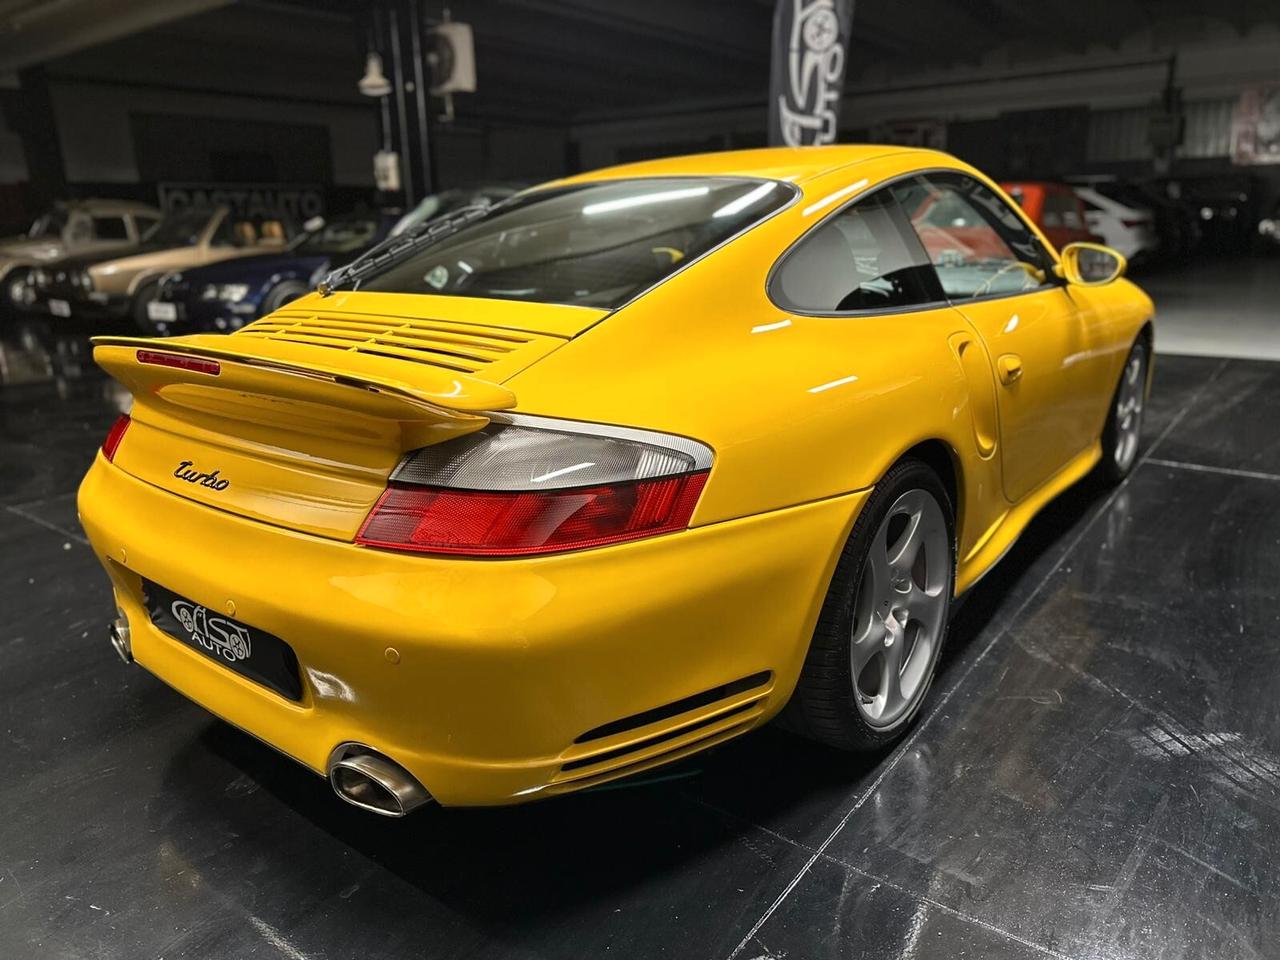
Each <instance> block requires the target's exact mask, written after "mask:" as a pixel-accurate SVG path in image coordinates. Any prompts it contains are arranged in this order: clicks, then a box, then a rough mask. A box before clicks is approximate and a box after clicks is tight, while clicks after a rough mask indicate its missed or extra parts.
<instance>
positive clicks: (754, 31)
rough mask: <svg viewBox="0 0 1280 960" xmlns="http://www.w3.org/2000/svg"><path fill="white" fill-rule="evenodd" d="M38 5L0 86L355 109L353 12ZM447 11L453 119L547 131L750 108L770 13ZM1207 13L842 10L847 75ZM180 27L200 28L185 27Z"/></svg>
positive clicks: (19, 27) (991, 2)
mask: <svg viewBox="0 0 1280 960" xmlns="http://www.w3.org/2000/svg"><path fill="white" fill-rule="evenodd" d="M38 6H41V5H36V4H34V3H32V2H30V0H16V2H15V0H0V72H4V71H12V70H14V69H17V68H18V67H21V66H26V65H29V64H30V63H31V62H32V61H33V59H35V58H37V57H42V59H44V60H45V61H46V62H47V63H48V67H49V72H50V74H51V76H53V77H55V78H63V79H80V80H88V81H96V82H112V83H125V84H137V85H142V86H163V87H170V88H173V87H180V88H183V89H191V90H211V91H214V90H216V91H218V92H221V93H231V94H242V95H246V96H266V97H276V98H291V97H296V98H299V99H306V100H308V101H311V102H316V101H321V102H324V101H330V102H335V103H342V102H347V103H358V102H360V96H359V94H358V93H357V92H356V90H355V81H356V79H358V77H359V76H360V74H361V71H362V69H363V56H364V51H365V39H364V33H363V28H362V27H361V26H360V25H359V24H358V23H357V17H359V16H362V15H363V12H364V9H365V5H364V4H362V3H360V2H357V0H241V2H238V3H233V4H231V5H230V6H221V5H220V0H185V2H177V0H164V2H158V0H61V2H59V3H57V4H48V5H43V7H44V11H45V12H41V13H39V14H38V15H37V13H36V10H37V7H38ZM433 6H434V5H429V9H431V8H432V7H433ZM452 6H453V12H454V16H455V18H457V19H460V20H466V21H468V22H470V23H471V24H472V25H473V26H474V27H475V31H476V42H477V58H478V63H479V78H480V90H479V92H478V93H476V94H475V95H474V96H470V95H469V96H464V97H461V98H459V103H458V109H459V112H460V115H461V116H462V117H463V118H469V117H470V118H477V119H485V118H487V119H494V120H499V119H500V120H504V121H517V120H523V121H528V122H544V123H562V122H564V120H565V119H566V118H571V119H578V118H586V117H594V118H600V117H606V116H610V115H615V114H616V113H617V112H618V111H623V112H635V111H639V110H644V109H646V108H649V109H662V108H666V107H669V106H670V105H672V104H675V103H691V102H698V101H704V102H707V101H713V102H715V101H718V102H732V101H734V100H737V101H741V102H758V101H759V100H760V99H761V98H762V97H763V95H764V90H765V86H766V81H767V72H768V62H767V57H768V50H769V45H768V38H769V31H770V27H771V21H772V15H773V3H772V0H702V2H689V0H456V2H455V3H453V4H452ZM209 7H214V8H215V9H207V8H209ZM907 9H909V10H910V13H909V15H906V14H904V10H907ZM1204 9H1205V5H1204V4H1203V3H1201V2H1198V0H1159V2H1155V0H1047V2H1043V3H1038V4H1032V5H1028V4H1025V3H1022V2H1020V0H965V2H963V3H957V2H954V0H914V2H913V3H911V4H910V5H909V7H908V6H904V5H903V4H901V3H900V2H898V0H857V3H856V13H855V28H854V42H853V50H852V55H851V68H850V71H849V76H850V79H851V80H852V81H856V78H857V77H858V76H860V75H863V74H865V73H868V72H870V73H874V74H876V75H879V76H883V75H885V74H886V73H887V74H888V75H890V76H892V75H901V74H906V73H912V72H916V71H917V70H918V69H919V68H920V67H921V66H924V65H927V66H929V67H931V68H937V67H943V66H948V65H955V64H962V63H973V62H977V61H980V60H981V59H982V58H983V57H985V56H988V55H990V54H991V53H992V52H993V51H997V50H1003V51H1005V52H1006V53H1007V55H1008V56H1009V57H1010V58H1011V59H1012V60H1014V61H1019V60H1024V59H1025V60H1034V59H1038V58H1041V57H1043V56H1045V55H1047V54H1051V53H1056V52H1067V51H1082V50H1084V49H1086V48H1088V47H1090V46H1093V45H1097V44H1103V45H1112V46H1115V45H1118V44H1120V43H1121V42H1123V41H1124V40H1125V39H1126V38H1129V37H1133V36H1134V35H1140V34H1141V33H1143V32H1144V31H1148V30H1150V31H1154V32H1155V33H1156V34H1157V36H1158V35H1159V34H1160V33H1161V32H1162V31H1163V32H1168V31H1179V32H1193V31H1195V30H1197V29H1200V23H1201V22H1202V21H1203V11H1204ZM1268 9H1273V4H1272V3H1271V2H1263V0H1218V2H1216V3H1214V4H1213V11H1214V18H1215V19H1216V20H1218V21H1219V22H1224V23H1226V24H1228V25H1229V26H1231V27H1233V28H1234V29H1237V30H1245V29H1248V28H1249V27H1251V26H1253V25H1254V24H1255V23H1258V22H1261V21H1262V20H1263V18H1264V15H1265V13H1266V11H1267V10H1268ZM192 10H198V11H202V12H196V13H194V14H192V15H186V14H188V13H190V11H192ZM33 21H34V25H33ZM40 31H46V32H56V33H57V35H58V36H59V37H60V38H61V39H60V43H59V45H58V46H56V47H55V46H52V45H43V44H41V43H39V42H37V41H38V39H39V37H40V36H41V35H42V34H41V32H40ZM77 47H78V48H79V49H76V48H77Z"/></svg>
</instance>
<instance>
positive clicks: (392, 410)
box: [92, 334, 516, 432]
mask: <svg viewBox="0 0 1280 960" xmlns="http://www.w3.org/2000/svg"><path fill="white" fill-rule="evenodd" d="M92 343H93V348H94V349H93V359H94V361H95V362H96V363H97V364H98V365H99V366H100V367H102V368H103V369H104V370H106V371H107V372H108V373H109V374H111V376H113V377H114V378H115V379H116V380H118V381H120V383H122V384H123V385H124V386H125V387H127V388H128V389H129V390H130V391H131V392H132V393H133V395H134V396H135V398H138V400H139V401H140V402H143V403H146V402H148V401H149V400H150V399H152V398H157V399H161V400H163V401H169V402H174V403H177V404H178V405H180V406H181V405H189V404H184V402H183V401H184V400H187V401H194V400H196V399H197V398H198V397H201V396H204V397H205V398H206V399H210V398H212V397H214V396H217V397H220V398H221V399H222V400H223V401H224V402H223V403H220V404H219V407H220V409H219V411H218V412H219V414H220V415H223V416H231V415H232V413H231V408H233V407H234V406H235V405H236V404H235V403H233V402H231V398H232V397H237V398H239V399H240V400H241V401H243V402H246V403H248V404H249V405H250V406H252V407H253V413H252V419H255V420H258V419H260V418H262V417H263V415H264V414H266V413H268V412H269V411H272V410H274V411H275V412H276V413H280V412H283V411H284V410H286V409H288V407H289V406H290V405H291V404H296V405H299V407H305V408H308V409H310V410H313V411H314V410H315V409H317V408H328V409H330V410H332V411H334V412H335V413H336V412H338V411H346V412H349V413H354V414H363V415H364V416H367V417H373V418H376V419H379V420H397V421H411V422H420V423H423V424H438V425H445V424H453V425H455V426H458V427H464V429H463V430H461V431H459V432H469V430H473V429H477V428H478V427H481V426H483V425H484V424H485V423H486V422H488V418H487V417H485V416H483V414H484V413H485V412H487V411H494V410H505V409H508V408H510V407H513V406H515V403H516V398H515V394H514V393H512V392H511V391H510V390H508V389H507V388H505V387H503V386H500V385H499V384H496V383H491V382H489V381H487V380H482V379H480V378H478V377H475V376H472V375H470V374H466V373H459V372H456V371H450V370H444V369H440V368H438V367H432V366H427V365H419V364H412V365H410V364H406V363H405V362H404V361H403V360H399V359H397V358H394V357H380V356H376V355H368V354H361V353H355V352H347V351H340V352H337V353H338V355H337V356H335V351H334V350H333V349H331V348H327V347H317V346H311V345H308V344H298V343H281V342H273V341H269V340H262V339H256V338H250V337H235V338H229V337H225V336H219V335H216V334H196V335H193V336H188V337H176V338H173V339H159V338H151V337H94V338H93V340H92ZM406 368H407V369H406ZM254 398H257V399H259V400H260V401H261V402H260V403H258V404H253V403H252V401H253V399H254ZM196 405H197V406H204V404H202V403H200V404H196ZM270 419H276V418H275V417H270ZM282 425H283V424H282Z"/></svg>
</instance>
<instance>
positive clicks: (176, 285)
mask: <svg viewBox="0 0 1280 960" xmlns="http://www.w3.org/2000/svg"><path fill="white" fill-rule="evenodd" d="M518 190H519V187H516V186H511V185H506V184H490V185H484V186H479V187H473V188H468V189H454V190H444V191H441V192H440V193H433V194H431V195H430V196H428V197H427V198H426V199H424V200H423V201H422V202H421V203H419V204H418V205H417V206H416V207H414V208H413V209H412V210H410V211H409V212H408V213H406V214H404V215H403V216H400V217H399V218H398V219H397V218H396V217H395V215H394V214H392V215H388V214H381V213H376V212H369V213H361V214H352V215H349V216H346V217H341V218H339V219H336V220H334V221H332V222H330V223H324V222H323V221H321V222H320V223H318V224H316V225H315V226H314V227H313V229H312V230H311V231H309V232H308V233H306V234H304V235H303V236H302V237H301V238H299V240H298V241H297V242H296V243H295V245H293V246H292V247H290V248H289V249H288V250H285V251H281V252H279V253H271V254H264V255H261V256H254V257H242V258H239V259H236V260H232V261H224V262H222V263H218V264H214V265H212V266H207V267H200V268H197V269H195V270H182V271H176V272H173V273H170V274H167V275H166V276H165V277H164V278H163V280H162V281H161V283H160V287H159V290H158V291H157V295H156V297H155V298H154V299H153V300H152V301H151V302H150V303H149V304H148V306H147V310H146V316H145V317H142V318H140V325H141V326H142V327H143V329H145V330H146V331H148V332H150V333H158V334H161V335H167V334H174V333H197V332H206V331H213V332H216V331H220V330H238V329H240V327H242V326H244V325H245V324H246V323H250V322H252V321H253V320H256V319H257V318H258V317H261V316H265V315H266V314H268V313H271V312H272V311H273V310H277V309H279V308H280V307H282V306H283V305H284V304H286V303H288V302H289V301H290V300H293V299H295V298H297V297H299V296H301V295H302V294H304V293H306V292H307V291H309V290H312V289H314V288H315V286H316V284H317V283H319V281H320V278H321V277H323V276H324V275H325V274H326V273H328V272H329V271H330V270H332V269H333V268H335V267H339V266H342V265H343V264H344V263H346V262H348V261H349V260H353V259H354V258H355V257H357V256H359V255H360V254H361V253H363V252H364V251H365V250H367V249H369V248H370V247H371V246H373V245H374V244H375V243H378V242H379V241H381V240H383V239H385V238H386V237H388V236H395V235H397V234H399V233H403V232H404V231H406V230H409V229H411V228H413V227H414V226H416V225H417V224H419V223H424V222H426V221H428V220H433V219H435V218H436V217H441V216H445V215H447V214H449V213H452V212H454V211H455V210H458V209H460V208H462V207H464V206H471V205H475V204H486V205H487V204H492V203H497V202H498V201H500V200H505V199H506V198H507V197H509V196H512V195H513V194H515V193H516V192H517V191H518Z"/></svg>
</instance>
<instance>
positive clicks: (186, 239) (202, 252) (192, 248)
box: [31, 207, 290, 322]
mask: <svg viewBox="0 0 1280 960" xmlns="http://www.w3.org/2000/svg"><path fill="white" fill-rule="evenodd" d="M289 236H290V230H289V227H288V225H287V224H286V222H285V221H284V220H283V219H281V218H278V217H272V216H267V217H241V216H237V215H235V214H233V213H232V211H231V210H229V209H228V208H226V207H216V208H214V209H211V210H198V209H186V210H181V211H178V212H175V213H172V214H169V215H168V216H166V217H165V218H164V219H163V220H161V221H160V222H159V223H158V224H156V226H155V228H154V229H152V230H151V231H150V232H149V233H148V234H147V235H146V236H145V237H144V238H143V240H142V242H141V243H140V244H138V245H137V246H134V247H129V248H127V249H125V250H112V251H110V252H98V253H92V254H83V255H80V256H71V257H64V258H63V259H61V260H56V261H54V262H53V263H50V264H48V265H46V266H41V267H37V268H36V269H34V270H33V271H32V272H31V281H32V286H33V288H34V300H35V302H36V303H37V305H38V306H41V307H43V308H44V309H45V310H46V311H47V312H48V313H49V314H51V315H52V316H54V317H62V318H68V317H76V318H82V319H91V320H100V319H117V320H120V319H129V318H132V319H133V320H135V321H137V322H143V321H144V320H145V318H146V315H147V313H146V306H147V304H148V303H149V302H150V301H151V300H153V299H155V296H156V292H157V290H158V289H159V286H160V278H161V277H162V276H163V275H164V274H166V273H168V272H170V271H172V270H181V269H185V268H187V267H194V266H202V265H204V264H207V263H216V262H218V261H221V260H228V259H231V258H233V257H244V256H249V255H251V254H254V253H261V252H263V251H264V250H270V249H282V248H283V247H284V246H285V245H286V244H287V242H288V239H289Z"/></svg>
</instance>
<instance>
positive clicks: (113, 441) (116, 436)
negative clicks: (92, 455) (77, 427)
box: [102, 413, 132, 463]
mask: <svg viewBox="0 0 1280 960" xmlns="http://www.w3.org/2000/svg"><path fill="white" fill-rule="evenodd" d="M130 423H132V421H131V420H130V419H129V415H128V414H127V413H122V414H120V416H118V417H116V422H115V423H113V424H112V425H111V429H110V430H108V431H107V438H106V439H105V440H103V441H102V455H103V456H104V457H106V458H107V463H111V462H112V461H113V460H115V458H116V449H117V448H118V447H119V446H120V441H121V440H123V439H124V432H125V431H126V430H128V429H129V424H130Z"/></svg>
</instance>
